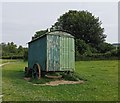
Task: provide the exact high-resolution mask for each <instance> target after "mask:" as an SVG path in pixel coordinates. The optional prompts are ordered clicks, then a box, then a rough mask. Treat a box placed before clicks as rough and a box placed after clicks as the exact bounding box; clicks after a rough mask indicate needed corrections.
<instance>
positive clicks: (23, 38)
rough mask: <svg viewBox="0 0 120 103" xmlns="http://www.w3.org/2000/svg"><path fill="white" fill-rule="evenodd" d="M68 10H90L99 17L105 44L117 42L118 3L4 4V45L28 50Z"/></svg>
mask: <svg viewBox="0 0 120 103" xmlns="http://www.w3.org/2000/svg"><path fill="white" fill-rule="evenodd" d="M69 10H77V11H81V10H87V11H89V12H91V13H92V14H93V15H95V17H99V19H100V21H101V22H102V27H103V28H104V29H105V32H104V34H106V35H107V38H106V42H108V43H116V42H118V3H117V2H3V3H2V42H5V43H7V42H12V41H13V42H14V43H15V44H17V45H22V46H24V47H27V43H28V42H29V41H30V40H31V37H32V36H33V35H34V34H35V32H36V31H38V30H43V29H47V28H50V27H51V26H52V25H53V24H54V23H55V22H56V21H57V19H58V18H59V17H60V16H61V15H62V14H64V13H65V12H68V11H69Z"/></svg>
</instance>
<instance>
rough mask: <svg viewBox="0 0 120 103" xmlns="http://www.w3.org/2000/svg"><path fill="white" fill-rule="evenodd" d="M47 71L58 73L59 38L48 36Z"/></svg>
mask: <svg viewBox="0 0 120 103" xmlns="http://www.w3.org/2000/svg"><path fill="white" fill-rule="evenodd" d="M47 45H48V46H47V47H48V48H47V49H48V70H49V71H59V68H60V56H59V55H60V37H59V36H55V35H49V36H48V43H47Z"/></svg>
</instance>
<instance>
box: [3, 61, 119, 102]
mask: <svg viewBox="0 0 120 103" xmlns="http://www.w3.org/2000/svg"><path fill="white" fill-rule="evenodd" d="M25 66H27V62H22V61H17V62H16V63H12V64H7V65H4V66H3V69H2V70H3V71H2V75H3V78H2V79H3V81H2V87H3V88H2V89H3V101H117V100H118V61H117V60H111V61H110V60H109V61H78V62H76V72H77V74H79V75H80V77H82V78H85V79H87V81H85V82H84V83H83V84H71V85H67V84H66V85H59V86H40V85H33V84H32V83H30V82H27V81H26V80H24V79H23V78H24V67H25ZM41 81H42V80H41Z"/></svg>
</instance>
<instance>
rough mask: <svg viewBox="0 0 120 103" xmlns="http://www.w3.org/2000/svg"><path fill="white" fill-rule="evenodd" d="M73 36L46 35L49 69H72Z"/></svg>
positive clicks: (73, 60)
mask: <svg viewBox="0 0 120 103" xmlns="http://www.w3.org/2000/svg"><path fill="white" fill-rule="evenodd" d="M74 62H75V58H74V38H71V37H68V36H59V35H47V64H48V70H49V71H69V70H70V71H73V70H74V68H75V67H74V65H75V64H74Z"/></svg>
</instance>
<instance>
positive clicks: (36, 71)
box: [32, 63, 41, 79]
mask: <svg viewBox="0 0 120 103" xmlns="http://www.w3.org/2000/svg"><path fill="white" fill-rule="evenodd" d="M32 77H33V78H36V79H40V78H41V68H40V65H39V64H38V63H36V64H34V65H33V71H32Z"/></svg>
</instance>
